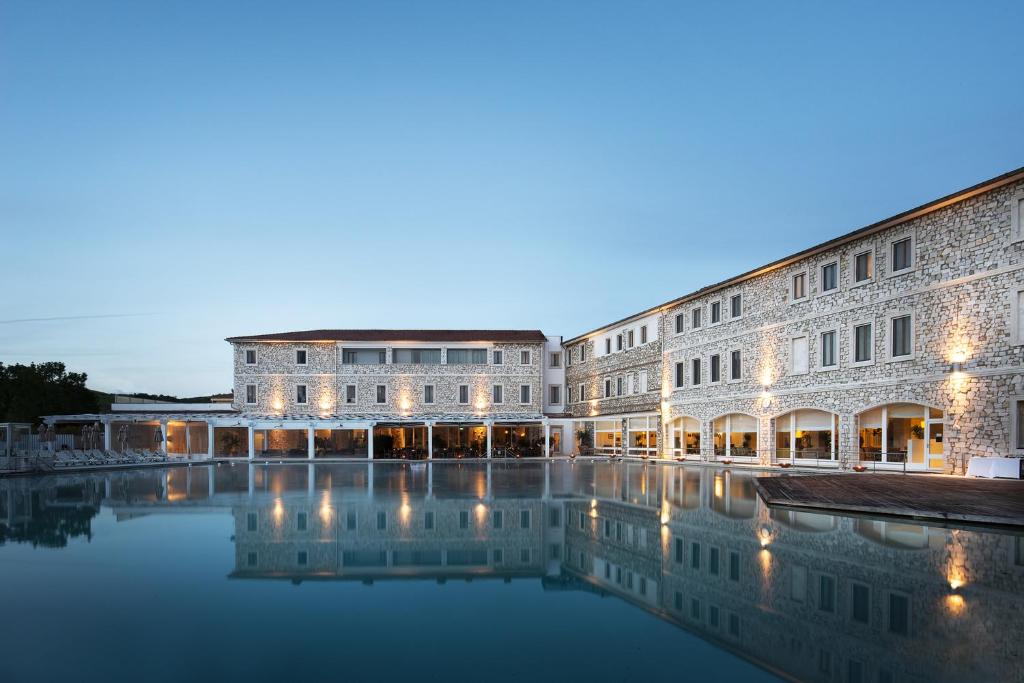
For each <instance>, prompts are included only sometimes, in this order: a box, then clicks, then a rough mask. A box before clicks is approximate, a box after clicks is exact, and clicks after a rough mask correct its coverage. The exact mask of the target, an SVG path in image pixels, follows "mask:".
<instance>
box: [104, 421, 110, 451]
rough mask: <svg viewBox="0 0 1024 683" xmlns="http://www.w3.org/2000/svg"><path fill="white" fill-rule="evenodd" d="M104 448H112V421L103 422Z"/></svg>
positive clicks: (107, 449) (106, 449)
mask: <svg viewBox="0 0 1024 683" xmlns="http://www.w3.org/2000/svg"><path fill="white" fill-rule="evenodd" d="M103 450H105V451H109V450H110V422H109V421H108V422H104V423H103Z"/></svg>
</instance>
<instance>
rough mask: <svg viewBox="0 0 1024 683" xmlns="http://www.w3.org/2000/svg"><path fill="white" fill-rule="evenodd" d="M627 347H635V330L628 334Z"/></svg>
mask: <svg viewBox="0 0 1024 683" xmlns="http://www.w3.org/2000/svg"><path fill="white" fill-rule="evenodd" d="M626 346H627V347H629V348H633V346H635V344H634V343H633V330H629V331H628V332H626Z"/></svg>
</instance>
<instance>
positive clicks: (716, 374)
mask: <svg viewBox="0 0 1024 683" xmlns="http://www.w3.org/2000/svg"><path fill="white" fill-rule="evenodd" d="M710 365H711V381H712V382H718V381H720V380H721V379H722V357H721V356H720V355H718V354H717V353H716V354H714V355H712V356H711V360H710Z"/></svg>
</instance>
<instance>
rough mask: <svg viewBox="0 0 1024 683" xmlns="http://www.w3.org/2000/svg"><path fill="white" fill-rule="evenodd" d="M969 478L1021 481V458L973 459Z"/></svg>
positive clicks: (968, 474) (969, 467)
mask: <svg viewBox="0 0 1024 683" xmlns="http://www.w3.org/2000/svg"><path fill="white" fill-rule="evenodd" d="M967 476H968V477H988V478H989V479H994V478H996V477H1004V478H1006V479H1020V458H994V457H993V458H971V461H970V462H969V463H968V464H967Z"/></svg>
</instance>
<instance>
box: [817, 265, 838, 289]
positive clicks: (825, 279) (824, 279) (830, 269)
mask: <svg viewBox="0 0 1024 683" xmlns="http://www.w3.org/2000/svg"><path fill="white" fill-rule="evenodd" d="M838 286H839V264H838V263H836V262H834V261H833V262H832V263H826V264H825V265H823V266H822V267H821V291H822V292H831V291H833V290H835V289H836V288H837V287H838Z"/></svg>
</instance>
